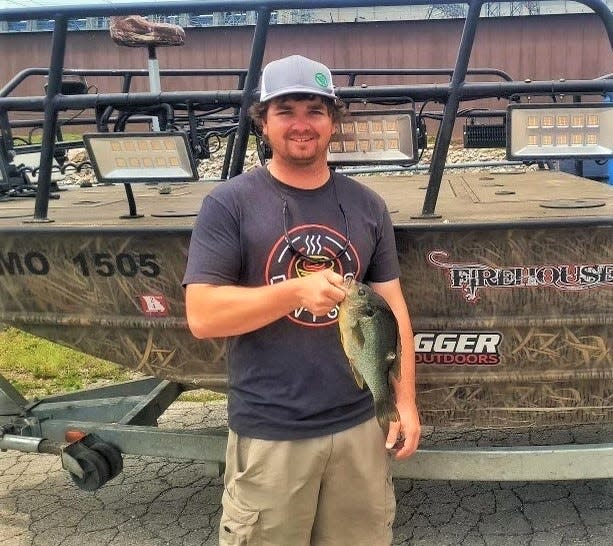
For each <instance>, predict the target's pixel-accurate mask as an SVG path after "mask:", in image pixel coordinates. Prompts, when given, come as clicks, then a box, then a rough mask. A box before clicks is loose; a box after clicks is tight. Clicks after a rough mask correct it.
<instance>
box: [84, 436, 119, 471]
mask: <svg viewBox="0 0 613 546" xmlns="http://www.w3.org/2000/svg"><path fill="white" fill-rule="evenodd" d="M89 448H90V449H92V450H94V451H97V452H98V453H99V454H100V455H102V456H103V457H104V459H105V461H106V462H107V463H108V465H109V469H110V471H111V474H110V476H109V480H112V479H113V478H114V477H115V476H117V475H118V474H119V473H120V472H121V471H122V470H123V457H122V456H121V451H119V450H118V449H117V448H116V447H115V446H114V445H111V444H107V443H106V442H94V443H93V444H92V445H91V446H89Z"/></svg>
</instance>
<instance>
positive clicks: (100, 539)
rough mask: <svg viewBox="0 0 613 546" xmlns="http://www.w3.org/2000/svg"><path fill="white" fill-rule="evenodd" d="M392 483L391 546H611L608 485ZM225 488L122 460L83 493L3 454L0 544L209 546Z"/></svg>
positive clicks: (153, 464)
mask: <svg viewBox="0 0 613 546" xmlns="http://www.w3.org/2000/svg"><path fill="white" fill-rule="evenodd" d="M223 409H224V404H223V403H219V404H207V405H206V406H205V405H203V404H197V403H187V402H175V403H174V404H172V405H171V406H170V408H169V409H168V410H167V412H166V413H165V414H164V416H163V417H162V418H161V419H160V426H162V427H172V428H179V427H186V428H187V427H198V426H202V425H203V424H205V423H206V424H209V423H213V426H217V425H219V424H220V423H221V422H222V421H223V418H224V411H223ZM395 485H396V497H397V500H398V510H397V515H396V522H395V525H394V544H395V545H422V546H426V545H427V546H458V545H462V546H507V545H508V546H524V545H526V546H537V545H542V546H566V545H571V544H574V545H577V544H582V545H599V546H611V545H613V480H594V481H580V482H539V483H524V482H521V483H516V482H513V483H501V482H441V481H416V480H395ZM222 488H223V482H222V479H221V478H210V477H207V475H206V472H205V468H204V465H202V464H200V463H194V462H191V461H183V460H179V459H173V460H161V459H157V458H151V457H135V456H126V457H125V459H124V471H123V472H122V473H121V474H120V475H119V476H117V477H116V478H115V479H113V480H111V481H110V482H109V483H107V484H106V485H105V486H104V487H102V488H101V489H99V490H98V491H96V492H93V493H90V492H85V491H81V490H80V489H78V488H77V487H76V486H75V485H74V484H73V483H72V480H71V479H70V476H69V475H68V473H67V472H66V471H64V470H63V469H62V468H61V464H60V461H59V458H58V457H55V456H52V455H35V454H25V453H19V452H14V451H8V452H4V453H0V545H1V546H27V545H37V546H39V545H40V546H56V545H57V546H59V545H61V546H76V545H79V546H82V545H87V546H103V545H104V546H106V545H112V546H132V545H147V546H148V545H151V546H158V545H159V546H162V545H168V546H190V545H199V546H214V545H216V544H217V526H218V523H219V516H220V499H221V493H222ZM280 546H286V545H280ZM287 546H289V545H287ZM356 546H359V545H356ZM364 546H375V545H364Z"/></svg>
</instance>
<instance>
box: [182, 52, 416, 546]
mask: <svg viewBox="0 0 613 546" xmlns="http://www.w3.org/2000/svg"><path fill="white" fill-rule="evenodd" d="M341 112H342V108H341V107H340V103H338V101H337V99H336V96H335V93H334V88H333V86H332V77H331V74H330V71H329V70H328V68H327V67H326V66H324V65H323V64H321V63H318V62H315V61H312V60H310V59H307V58H305V57H301V56H298V55H294V56H291V57H286V58H284V59H280V60H278V61H274V62H272V63H270V64H268V65H267V66H266V67H265V68H264V71H263V73H262V82H261V92H260V102H259V103H256V104H255V105H254V107H252V110H251V114H252V117H253V118H254V121H255V122H256V124H258V125H260V127H261V129H262V133H263V136H264V138H265V139H266V141H267V143H268V145H269V146H270V147H271V149H272V152H273V155H272V159H271V160H270V162H269V163H268V165H267V166H266V167H261V168H258V169H256V170H254V171H251V172H249V173H244V174H242V175H239V176H237V177H235V178H234V179H232V180H230V181H228V182H225V183H223V184H221V185H220V186H218V187H217V188H215V190H213V191H212V192H211V194H210V195H209V196H207V197H206V198H205V200H204V202H203V205H202V209H201V212H200V214H199V217H198V219H197V221H196V224H195V227H194V231H193V235H192V240H191V244H190V250H189V258H188V265H187V271H186V274H185V278H184V284H185V285H186V286H187V288H186V307H187V319H188V323H189V326H190V329H191V331H192V333H193V334H194V335H195V336H196V337H198V338H206V337H218V336H228V337H230V339H229V354H228V366H229V370H228V377H229V387H230V388H229V395H228V421H229V428H230V431H229V437H228V451H227V455H226V474H225V478H224V482H225V489H224V493H223V498H222V504H223V516H222V518H221V525H220V530H219V533H220V536H219V542H220V544H222V545H229V544H265V545H270V546H307V545H313V546H324V545H328V546H343V545H351V546H359V545H364V546H380V545H384V544H390V542H391V538H392V534H391V525H392V522H393V519H394V514H395V499H394V491H393V485H392V480H391V477H390V473H389V465H390V453H394V454H395V456H396V458H398V459H402V458H405V457H408V456H409V455H411V454H412V453H413V452H414V451H415V449H416V448H417V443H418V440H419V431H420V427H419V417H418V414H417V409H416V407H415V387H414V383H415V374H414V366H415V361H414V346H413V334H412V331H411V325H410V320H409V314H408V311H407V306H406V304H405V301H404V298H403V295H402V292H401V289H400V282H399V279H398V277H399V273H400V271H399V265H398V258H397V254H396V247H395V240H394V234H393V228H392V223H391V220H390V217H389V214H388V212H387V209H386V206H385V203H384V202H383V200H382V199H381V198H380V197H379V196H378V195H377V194H375V193H374V192H372V191H371V190H369V189H367V188H366V187H365V186H363V185H361V184H358V183H357V182H355V181H354V180H352V179H350V178H348V177H345V176H342V175H339V174H337V173H332V172H331V171H330V169H329V167H328V164H327V150H328V143H329V141H330V138H331V136H332V134H333V133H334V127H335V122H337V121H338V120H339V119H340V114H341ZM347 277H355V278H356V279H358V280H363V281H365V282H369V283H370V284H371V286H372V287H373V289H374V290H375V291H376V292H378V293H379V294H381V295H382V296H383V297H384V298H385V299H386V300H387V302H388V303H389V304H390V307H391V308H392V310H393V312H394V314H395V316H396V318H397V320H398V324H399V327H400V331H401V340H402V349H403V350H402V363H401V366H402V374H401V379H400V381H398V382H396V383H395V384H394V387H395V394H396V403H397V407H398V410H399V413H400V416H401V420H400V422H397V423H392V425H391V426H390V431H389V434H388V436H387V438H385V437H384V436H383V433H382V432H381V429H380V428H379V426H378V424H377V421H376V419H375V418H374V417H373V415H374V410H373V401H372V396H371V394H370V392H369V391H368V390H361V389H359V388H358V387H357V386H356V384H355V380H354V378H353V376H352V372H351V370H350V367H349V363H348V361H347V358H346V356H345V354H344V353H343V349H342V346H341V343H340V340H339V333H338V325H337V314H338V308H337V305H338V304H339V303H340V302H341V301H342V300H343V298H344V297H345V292H344V290H343V281H344V279H345V278H347ZM401 438H404V444H403V445H402V443H401V442H399V445H401V447H399V448H398V447H397V446H395V444H396V442H397V440H400V439H401Z"/></svg>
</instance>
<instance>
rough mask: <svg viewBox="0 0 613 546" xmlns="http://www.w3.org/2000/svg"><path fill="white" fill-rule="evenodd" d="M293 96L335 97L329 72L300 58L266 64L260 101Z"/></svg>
mask: <svg viewBox="0 0 613 546" xmlns="http://www.w3.org/2000/svg"><path fill="white" fill-rule="evenodd" d="M292 93H307V94H309V95H322V96H324V97H330V98H336V95H335V94H334V87H333V86H332V74H331V73H330V69H329V68H328V67H327V66H326V65H324V64H321V63H318V62H317V61H313V60H311V59H307V58H306V57H303V56H302V55H291V56H290V57H284V58H283V59H279V60H277V61H272V62H271V63H268V64H267V65H266V66H265V67H264V70H263V71H262V85H261V88H260V102H266V101H269V100H271V99H274V98H275V97H280V96H282V95H289V94H292Z"/></svg>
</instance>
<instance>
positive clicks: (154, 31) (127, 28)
mask: <svg viewBox="0 0 613 546" xmlns="http://www.w3.org/2000/svg"><path fill="white" fill-rule="evenodd" d="M110 32H111V38H112V39H113V41H114V42H115V43H116V44H119V45H122V46H127V47H158V46H181V45H183V44H184V43H185V30H183V28H182V27H181V26H179V25H172V24H170V23H152V22H151V21H149V20H147V19H146V18H145V17H142V16H141V15H128V16H124V17H119V16H114V17H111V24H110Z"/></svg>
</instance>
